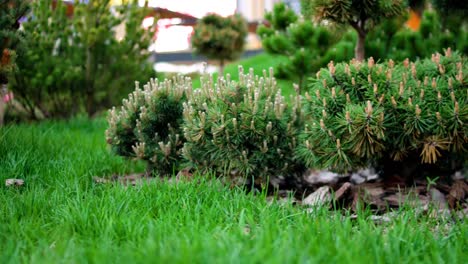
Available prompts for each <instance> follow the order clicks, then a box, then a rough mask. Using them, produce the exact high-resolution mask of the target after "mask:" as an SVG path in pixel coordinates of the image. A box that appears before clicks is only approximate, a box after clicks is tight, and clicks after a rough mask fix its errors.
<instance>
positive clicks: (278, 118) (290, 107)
mask: <svg viewBox="0 0 468 264" xmlns="http://www.w3.org/2000/svg"><path fill="white" fill-rule="evenodd" d="M236 79H237V78H236ZM238 80H239V81H234V80H231V77H230V75H229V74H228V75H227V76H226V79H224V78H223V77H218V79H217V80H213V78H212V76H206V75H205V76H202V79H201V83H202V86H201V88H200V89H198V90H195V91H194V94H193V96H192V97H191V98H190V100H189V101H188V102H187V103H185V104H184V137H185V139H186V141H187V142H186V143H185V145H184V148H183V155H184V158H185V159H187V160H188V163H189V165H190V166H191V167H193V168H195V169H198V170H200V171H202V172H207V171H211V172H215V173H216V175H219V176H224V177H232V176H233V175H235V176H240V177H243V178H244V179H253V180H254V182H255V183H257V184H260V185H262V184H267V185H268V184H269V183H271V181H272V180H273V179H278V176H283V177H285V178H289V179H291V177H294V176H295V175H296V173H301V172H302V170H303V169H304V166H302V164H301V163H300V162H297V159H296V158H295V156H294V150H295V147H296V144H297V138H296V137H297V133H298V131H299V130H300V127H301V126H302V121H303V116H302V113H301V105H300V96H299V95H297V96H294V97H292V98H291V99H290V100H289V101H286V100H285V98H284V97H283V96H282V95H281V91H280V90H279V88H278V86H277V85H276V80H275V78H274V77H273V69H270V71H269V73H267V72H266V71H264V72H263V76H261V77H259V76H255V75H254V74H253V69H251V70H250V71H249V72H248V73H244V71H243V68H242V67H240V68H239V77H238Z"/></svg>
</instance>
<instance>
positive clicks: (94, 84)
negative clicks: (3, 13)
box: [10, 0, 154, 119]
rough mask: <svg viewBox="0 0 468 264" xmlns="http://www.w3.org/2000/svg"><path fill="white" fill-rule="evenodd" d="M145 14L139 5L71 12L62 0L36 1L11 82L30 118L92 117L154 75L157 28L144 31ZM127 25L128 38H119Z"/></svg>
mask: <svg viewBox="0 0 468 264" xmlns="http://www.w3.org/2000/svg"><path fill="white" fill-rule="evenodd" d="M146 11H147V10H145V9H144V8H141V7H139V6H138V5H137V3H136V2H132V3H129V4H126V5H123V6H122V7H120V8H115V9H113V8H111V7H110V0H91V1H89V2H88V3H80V2H76V3H75V5H74V12H73V14H69V13H68V14H67V10H66V8H65V6H64V4H63V3H62V1H57V2H55V1H53V0H45V1H36V2H34V3H33V4H32V15H31V16H29V17H28V21H27V22H25V23H24V34H25V37H24V38H25V41H24V45H22V50H23V52H22V53H21V54H22V55H21V56H18V61H17V62H18V63H17V71H16V73H15V74H14V75H13V76H12V78H11V80H12V82H11V84H10V86H11V89H12V90H13V91H14V92H15V94H16V95H17V97H16V98H17V99H18V101H19V102H21V103H22V105H23V106H24V107H25V109H27V112H28V113H29V116H30V117H31V118H33V119H39V118H44V117H45V118H48V117H60V118H66V117H70V116H72V115H75V114H77V113H79V112H81V111H86V113H87V114H88V116H93V115H95V114H96V113H97V112H98V111H100V110H103V109H106V108H109V107H110V106H112V105H117V104H120V102H121V100H122V98H124V97H125V96H126V95H127V94H128V93H129V92H131V91H132V89H133V85H131V84H132V83H134V81H135V80H140V81H143V80H147V79H149V78H150V77H152V76H153V75H154V70H153V69H152V65H151V63H150V62H149V61H148V58H149V56H150V54H149V52H148V51H147V50H148V46H149V45H150V42H151V39H152V37H153V34H154V30H153V28H149V29H144V28H143V27H142V21H143V18H144V17H145V14H146ZM122 24H124V25H125V35H124V36H122V37H121V39H117V38H116V28H117V26H119V25H122Z"/></svg>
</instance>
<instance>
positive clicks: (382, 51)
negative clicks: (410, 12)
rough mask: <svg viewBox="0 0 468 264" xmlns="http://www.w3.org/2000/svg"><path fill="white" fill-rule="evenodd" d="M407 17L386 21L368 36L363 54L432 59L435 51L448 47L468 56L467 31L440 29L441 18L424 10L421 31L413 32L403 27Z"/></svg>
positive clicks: (399, 58) (463, 26)
mask: <svg viewBox="0 0 468 264" xmlns="http://www.w3.org/2000/svg"><path fill="white" fill-rule="evenodd" d="M405 21H406V16H402V17H400V18H395V19H391V20H386V21H384V22H383V23H381V24H380V25H378V26H377V27H376V28H375V30H374V31H372V32H371V33H369V35H368V40H367V42H366V54H368V55H369V56H371V57H374V58H379V59H393V60H395V61H403V60H404V59H406V58H409V59H412V60H415V59H421V58H425V57H429V56H431V54H432V53H434V51H441V50H443V49H444V48H446V47H451V48H452V49H454V50H457V51H459V52H461V53H462V54H464V55H466V54H468V31H467V30H466V24H460V28H465V30H460V31H456V32H455V31H452V30H450V29H445V30H444V29H443V28H442V22H441V17H440V15H439V14H438V13H436V12H433V11H425V12H424V13H423V16H422V20H421V25H420V28H419V29H418V30H417V31H413V30H411V29H409V28H406V27H405V26H404V23H405Z"/></svg>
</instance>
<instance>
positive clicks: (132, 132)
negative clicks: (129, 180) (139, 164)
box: [106, 76, 192, 176]
mask: <svg viewBox="0 0 468 264" xmlns="http://www.w3.org/2000/svg"><path fill="white" fill-rule="evenodd" d="M138 86H139V85H138V83H137V85H136V90H135V91H134V92H133V93H131V94H130V95H129V97H128V99H124V100H123V106H122V107H121V108H120V110H118V109H116V108H115V107H114V108H112V109H111V110H110V111H109V116H108V123H109V128H108V129H107V130H106V140H107V143H108V144H110V145H111V148H112V151H113V152H114V153H116V154H117V155H120V156H124V157H133V158H137V159H140V160H144V161H146V162H147V164H148V169H147V171H148V173H153V174H158V175H161V176H163V175H168V174H171V173H173V172H174V170H175V169H177V167H178V166H179V164H180V161H181V155H180V151H181V148H182V146H183V143H184V138H183V136H182V130H181V122H182V113H183V107H182V104H183V102H185V101H186V100H187V96H189V95H190V94H191V89H192V88H191V86H192V84H191V81H190V78H184V77H181V76H179V77H174V78H173V79H172V80H165V81H163V82H159V83H158V82H157V81H155V80H151V81H150V82H149V83H148V84H146V85H145V86H144V88H143V89H140V88H139V87H138Z"/></svg>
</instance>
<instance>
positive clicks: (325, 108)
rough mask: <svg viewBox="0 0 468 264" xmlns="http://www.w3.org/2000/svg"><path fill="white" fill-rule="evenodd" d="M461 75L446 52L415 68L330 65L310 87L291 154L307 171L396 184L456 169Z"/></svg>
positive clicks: (465, 108)
mask: <svg viewBox="0 0 468 264" xmlns="http://www.w3.org/2000/svg"><path fill="white" fill-rule="evenodd" d="M467 69H468V64H467V63H466V58H464V57H461V56H460V55H459V54H458V53H452V52H451V50H450V49H448V50H447V51H446V55H445V56H442V55H440V54H434V55H433V56H432V58H431V59H425V60H422V61H417V62H415V63H410V62H409V61H408V60H405V61H404V62H402V63H398V64H395V63H394V62H393V61H392V60H390V61H388V62H387V63H385V64H375V63H374V60H373V59H372V58H371V59H369V60H368V61H367V63H365V62H363V63H360V62H357V61H352V62H351V63H350V64H345V63H341V64H337V65H336V66H335V65H334V64H333V63H330V64H329V66H328V69H322V70H321V71H320V72H318V73H317V77H315V78H312V79H311V80H310V85H311V94H307V95H306V99H305V101H304V103H303V105H304V108H305V112H306V116H308V117H309V119H308V120H307V122H306V125H305V130H304V132H303V133H302V134H301V137H300V138H301V140H300V144H299V145H298V149H297V155H298V156H299V157H300V158H301V159H302V160H303V161H304V162H305V163H306V164H307V165H308V166H310V167H315V168H330V169H332V170H336V171H348V170H354V169H357V168H360V167H366V166H368V165H374V166H377V167H381V168H382V169H383V170H384V173H385V174H386V175H393V174H394V173H396V174H399V175H401V176H403V177H412V176H418V175H419V174H424V173H428V174H433V173H434V174H437V173H440V172H441V171H445V172H447V171H453V170H454V169H457V168H459V167H461V166H463V163H464V162H465V161H466V160H467V154H468V152H467V150H468V146H467V143H468V126H467V123H468V104H467V103H468V94H467V91H468V90H467V88H468V85H467V81H468V80H467V75H466V71H467ZM444 175H447V173H445V174H444Z"/></svg>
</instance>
